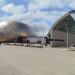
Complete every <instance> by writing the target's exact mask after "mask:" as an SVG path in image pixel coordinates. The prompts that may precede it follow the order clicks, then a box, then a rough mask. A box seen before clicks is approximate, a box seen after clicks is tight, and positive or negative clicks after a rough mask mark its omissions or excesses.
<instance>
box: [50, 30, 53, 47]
mask: <svg viewBox="0 0 75 75" xmlns="http://www.w3.org/2000/svg"><path fill="white" fill-rule="evenodd" d="M50 33H51V35H50V36H51V39H53V31H52V29H51V31H50ZM50 45H51V47H52V45H53V41H50Z"/></svg>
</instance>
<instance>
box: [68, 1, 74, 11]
mask: <svg viewBox="0 0 75 75" xmlns="http://www.w3.org/2000/svg"><path fill="white" fill-rule="evenodd" d="M68 7H70V8H71V9H73V10H75V0H72V1H71V2H70V3H69V4H68Z"/></svg>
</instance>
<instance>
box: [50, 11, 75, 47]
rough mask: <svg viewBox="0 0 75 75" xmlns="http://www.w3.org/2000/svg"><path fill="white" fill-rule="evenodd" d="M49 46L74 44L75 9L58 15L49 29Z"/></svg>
mask: <svg viewBox="0 0 75 75" xmlns="http://www.w3.org/2000/svg"><path fill="white" fill-rule="evenodd" d="M49 34H50V44H51V46H71V45H72V44H75V11H70V12H68V13H66V14H65V15H63V16H62V17H60V18H59V19H58V20H57V21H56V22H55V23H54V25H53V26H52V27H51V29H50V31H49Z"/></svg>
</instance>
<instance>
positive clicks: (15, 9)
mask: <svg viewBox="0 0 75 75" xmlns="http://www.w3.org/2000/svg"><path fill="white" fill-rule="evenodd" d="M1 9H2V11H4V12H6V13H10V14H17V15H18V14H23V13H24V12H25V11H26V9H25V7H24V5H14V4H13V3H11V4H7V5H4V6H3V7H2V8H1Z"/></svg>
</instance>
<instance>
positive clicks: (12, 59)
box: [0, 45, 75, 75]
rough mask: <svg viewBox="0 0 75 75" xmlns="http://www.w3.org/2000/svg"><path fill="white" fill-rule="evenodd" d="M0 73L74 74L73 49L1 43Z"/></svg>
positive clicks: (26, 74)
mask: <svg viewBox="0 0 75 75" xmlns="http://www.w3.org/2000/svg"><path fill="white" fill-rule="evenodd" d="M0 75H75V51H67V50H65V49H63V48H50V47H44V48H32V47H24V46H11V45H1V46H0Z"/></svg>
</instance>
